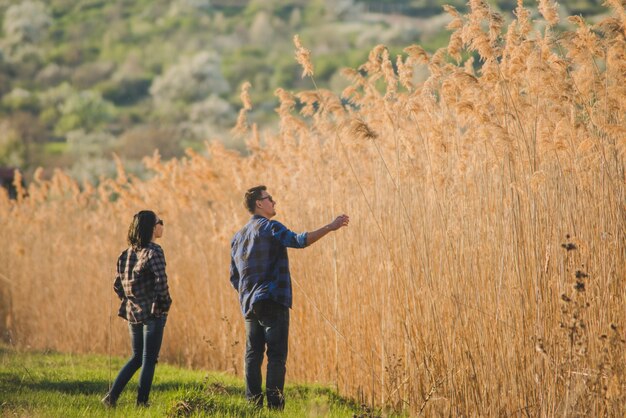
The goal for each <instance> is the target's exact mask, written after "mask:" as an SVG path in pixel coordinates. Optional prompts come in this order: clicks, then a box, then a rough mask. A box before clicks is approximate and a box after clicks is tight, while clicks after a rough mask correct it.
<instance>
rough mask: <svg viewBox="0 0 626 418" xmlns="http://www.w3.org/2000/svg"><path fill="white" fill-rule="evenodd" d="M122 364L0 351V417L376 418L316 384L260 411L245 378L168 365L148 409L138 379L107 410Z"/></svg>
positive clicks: (296, 388)
mask: <svg viewBox="0 0 626 418" xmlns="http://www.w3.org/2000/svg"><path fill="white" fill-rule="evenodd" d="M123 363H124V359H122V358H112V359H111V361H110V362H109V358H108V357H107V356H102V355H72V354H60V353H54V352H47V353H33V352H19V351H16V350H13V349H12V348H8V347H1V346H0V416H2V417H6V416H28V417H33V416H34V417H61V416H62V417H73V416H88V417H100V416H102V417H104V416H120V417H122V416H123V417H129V416H133V417H154V416H171V417H173V416H207V415H210V416H233V417H241V416H254V417H270V416H285V417H290V416H294V417H296V416H297V417H302V416H334V417H354V416H372V414H371V412H370V411H368V410H366V409H363V408H360V407H358V406H357V405H355V404H354V403H353V402H351V401H348V400H346V399H343V398H340V397H339V396H338V395H337V394H336V393H335V392H333V391H332V390H330V389H328V388H325V387H321V386H315V385H287V388H286V393H285V395H286V398H287V406H286V409H285V411H284V412H283V413H276V412H272V413H270V412H269V411H267V410H266V409H263V410H255V409H252V408H251V407H250V406H248V405H247V403H246V401H245V399H244V386H243V382H242V381H241V380H239V379H237V378H235V377H232V376H228V375H225V374H220V373H215V372H205V371H200V370H188V369H181V368H178V367H173V366H170V365H167V364H159V365H158V367H157V372H156V375H155V380H154V384H153V387H152V392H151V395H150V403H151V406H150V407H149V408H141V409H138V408H136V407H135V404H134V401H135V398H134V397H135V394H136V390H137V375H136V376H135V377H134V378H133V380H131V382H130V383H129V385H128V386H127V387H126V390H125V391H124V393H123V394H122V396H121V398H120V399H119V400H118V406H117V408H115V409H106V408H104V407H103V406H102V405H101V404H100V398H101V397H102V396H103V395H104V393H105V392H106V390H107V388H108V385H109V382H110V381H111V379H113V378H114V377H115V374H116V372H117V371H118V370H119V368H120V367H121V366H122V364H123Z"/></svg>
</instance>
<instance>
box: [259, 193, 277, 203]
mask: <svg viewBox="0 0 626 418" xmlns="http://www.w3.org/2000/svg"><path fill="white" fill-rule="evenodd" d="M265 199H269V201H270V202H272V203H275V202H274V199H272V196H271V195H269V194H268V195H267V196H265V197H261V198H259V199H257V200H265Z"/></svg>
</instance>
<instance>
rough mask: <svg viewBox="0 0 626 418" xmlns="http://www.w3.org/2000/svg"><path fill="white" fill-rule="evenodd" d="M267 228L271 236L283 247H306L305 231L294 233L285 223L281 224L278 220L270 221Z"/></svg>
mask: <svg viewBox="0 0 626 418" xmlns="http://www.w3.org/2000/svg"><path fill="white" fill-rule="evenodd" d="M269 230H270V233H271V234H272V237H273V238H274V239H275V240H277V241H278V242H280V243H281V244H282V245H284V246H285V247H289V248H304V247H306V237H307V233H306V232H302V233H300V234H296V233H295V232H293V231H291V230H290V229H288V228H287V227H286V226H285V225H283V224H281V223H280V222H278V221H270V223H269Z"/></svg>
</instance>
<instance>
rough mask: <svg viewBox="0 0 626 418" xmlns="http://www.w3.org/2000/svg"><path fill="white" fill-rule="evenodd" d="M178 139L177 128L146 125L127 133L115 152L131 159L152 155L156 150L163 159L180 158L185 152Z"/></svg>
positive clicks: (120, 140) (118, 143)
mask: <svg viewBox="0 0 626 418" xmlns="http://www.w3.org/2000/svg"><path fill="white" fill-rule="evenodd" d="M178 139H179V135H178V132H177V129H176V128H175V127H169V126H153V125H144V126H139V127H137V128H133V129H131V130H129V131H127V132H125V133H124V134H123V135H122V136H121V137H120V138H119V140H118V142H117V144H116V145H115V148H114V150H115V152H117V153H118V154H119V155H120V156H123V157H126V158H131V159H141V158H143V157H145V156H148V155H152V153H153V152H154V150H155V149H158V150H159V153H160V154H161V156H162V157H163V158H172V157H178V156H180V155H181V154H182V151H183V150H182V149H181V148H180V145H179V142H178Z"/></svg>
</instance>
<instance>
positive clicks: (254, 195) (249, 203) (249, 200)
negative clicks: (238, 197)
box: [243, 186, 267, 213]
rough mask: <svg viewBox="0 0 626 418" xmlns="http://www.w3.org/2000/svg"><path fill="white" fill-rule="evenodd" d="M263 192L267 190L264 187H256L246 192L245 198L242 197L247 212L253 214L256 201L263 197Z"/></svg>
mask: <svg viewBox="0 0 626 418" xmlns="http://www.w3.org/2000/svg"><path fill="white" fill-rule="evenodd" d="M263 190H267V187H265V186H256V187H253V188H251V189H248V191H247V192H246V196H245V197H244V201H243V204H244V206H245V207H246V209H248V212H250V213H254V208H255V207H256V201H257V200H259V199H260V198H261V196H263Z"/></svg>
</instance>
